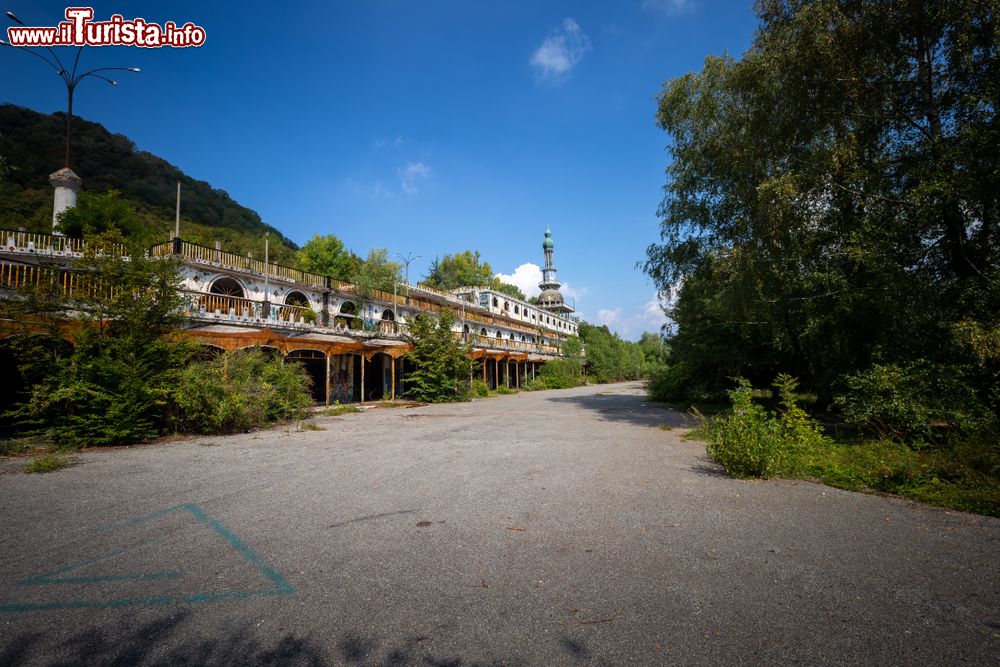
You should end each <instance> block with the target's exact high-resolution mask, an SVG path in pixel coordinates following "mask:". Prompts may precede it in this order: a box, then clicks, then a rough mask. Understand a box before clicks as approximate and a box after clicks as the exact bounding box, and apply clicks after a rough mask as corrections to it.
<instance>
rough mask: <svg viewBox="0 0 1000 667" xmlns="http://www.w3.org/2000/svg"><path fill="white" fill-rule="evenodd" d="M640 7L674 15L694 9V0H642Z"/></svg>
mask: <svg viewBox="0 0 1000 667" xmlns="http://www.w3.org/2000/svg"><path fill="white" fill-rule="evenodd" d="M642 8H643V9H650V10H653V11H657V12H662V13H664V14H667V15H670V16H676V15H678V14H687V13H688V12H691V11H694V0H642Z"/></svg>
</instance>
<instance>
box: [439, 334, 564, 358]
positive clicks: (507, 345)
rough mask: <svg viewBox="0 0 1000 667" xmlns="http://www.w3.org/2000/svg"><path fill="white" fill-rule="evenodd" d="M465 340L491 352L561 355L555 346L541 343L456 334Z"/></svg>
mask: <svg viewBox="0 0 1000 667" xmlns="http://www.w3.org/2000/svg"><path fill="white" fill-rule="evenodd" d="M456 335H457V336H460V337H461V338H462V339H463V340H465V341H467V342H469V343H471V344H472V346H473V347H479V348H488V349H491V350H510V351H514V352H539V353H542V354H559V348H558V347H555V346H553V345H542V344H540V343H528V342H526V341H520V340H511V339H509V338H495V337H493V336H478V335H469V334H456Z"/></svg>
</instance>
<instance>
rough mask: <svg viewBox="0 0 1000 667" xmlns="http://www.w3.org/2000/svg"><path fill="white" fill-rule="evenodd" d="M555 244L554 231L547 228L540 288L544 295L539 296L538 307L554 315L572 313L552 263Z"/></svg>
mask: <svg viewBox="0 0 1000 667" xmlns="http://www.w3.org/2000/svg"><path fill="white" fill-rule="evenodd" d="M555 245H556V244H555V242H554V241H553V240H552V230H551V229H549V228H548V227H546V228H545V240H544V241H542V250H544V251H545V268H543V269H542V282H540V283H538V286H539V287H540V288H541V289H542V293H541V294H539V295H538V305H539V306H541V307H542V308H544V309H545V310H548V311H550V312H553V313H572V312H573V308H572V307H571V306H568V305H566V303H565V302H564V301H563V295H562V293H561V292H560V291H559V288H560V287H562V283H560V282H559V281H558V280H556V267H555V265H554V264H553V263H552V251H553V249H555Z"/></svg>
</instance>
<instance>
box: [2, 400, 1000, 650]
mask: <svg viewBox="0 0 1000 667" xmlns="http://www.w3.org/2000/svg"><path fill="white" fill-rule="evenodd" d="M315 421H316V423H317V424H318V425H319V426H320V427H322V428H324V429H325V430H321V431H296V430H295V429H294V428H279V429H275V430H270V431H265V432H260V433H251V434H245V435H238V436H231V437H211V438H200V439H195V440H188V441H183V442H175V443H170V444H157V445H149V446H141V447H134V448H130V449H125V450H117V451H95V452H87V453H85V454H83V455H81V456H80V464H79V465H77V466H74V467H72V468H69V469H66V470H62V471H59V472H55V473H51V474H46V475H23V474H18V473H12V472H9V471H10V469H11V466H10V465H9V464H7V466H6V470H7V471H8V473H7V474H0V512H2V516H3V533H2V535H3V538H2V544H0V562H2V568H0V664H3V665H9V664H22V663H23V664H122V665H124V664H129V665H131V664H164V665H166V664H170V665H177V664H223V663H224V664H254V663H256V664H316V665H319V664H349V665H355V664H357V665H410V664H413V665H482V664H525V665H560V664H565V665H575V664H582V665H589V664H594V665H598V664H616V665H631V664H719V663H729V664H732V663H753V664H774V663H782V664H784V663H792V662H799V663H805V664H893V665H895V664H960V663H968V664H986V665H1000V567H998V566H997V554H998V553H1000V521H998V520H996V519H991V518H985V517H978V516H972V515H968V514H962V513H958V512H949V511H945V510H940V509H935V508H928V507H924V506H919V505H915V504H913V503H909V502H905V501H901V500H896V499H891V498H883V497H878V496H867V495H861V494H855V493H847V492H842V491H837V490H835V489H830V488H827V487H823V486H819V485H816V484H810V483H806V482H784V481H771V482H750V481H738V480H731V479H728V478H726V477H724V476H722V475H721V474H720V472H719V469H718V468H717V467H716V466H715V465H714V464H713V463H712V462H711V461H709V460H708V459H707V458H706V457H705V454H704V446H703V445H702V444H701V443H697V442H691V441H684V440H682V439H681V437H680V434H681V433H682V432H683V429H682V427H683V425H684V423H685V422H684V418H683V416H682V415H679V414H677V413H673V412H670V411H667V410H665V409H663V408H661V407H658V406H656V405H653V404H650V403H648V402H647V401H646V400H645V399H644V397H643V394H642V390H641V387H640V386H639V385H636V384H626V385H611V386H600V387H586V388H580V389H573V390H565V391H549V392H536V393H523V394H518V395H515V396H505V397H496V398H490V399H485V400H478V401H474V402H471V403H464V404H456V405H440V406H428V407H420V408H412V409H383V410H372V411H367V412H365V413H362V414H348V415H343V416H339V417H328V416H323V417H320V418H318V419H316V420H315ZM664 425H670V426H671V427H672V428H670V430H666V428H669V427H666V428H661V427H663V426H664Z"/></svg>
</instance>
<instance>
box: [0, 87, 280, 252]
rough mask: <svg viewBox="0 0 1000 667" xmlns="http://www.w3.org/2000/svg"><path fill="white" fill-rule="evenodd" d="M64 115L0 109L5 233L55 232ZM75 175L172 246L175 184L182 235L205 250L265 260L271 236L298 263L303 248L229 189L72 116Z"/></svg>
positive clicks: (0, 208)
mask: <svg viewBox="0 0 1000 667" xmlns="http://www.w3.org/2000/svg"><path fill="white" fill-rule="evenodd" d="M65 127H66V116H65V114H63V113H54V114H43V113H38V112H37V111H32V110H31V109H25V108H23V107H19V106H15V105H12V104H3V105H0V156H3V158H4V160H5V162H6V163H7V166H8V167H9V168H10V170H9V172H8V173H7V175H6V177H5V178H3V179H0V228H4V229H17V228H19V227H26V228H27V229H29V230H31V231H37V232H47V231H49V230H50V229H51V228H52V187H51V185H49V181H48V176H49V174H51V173H52V172H54V171H56V170H57V169H59V168H60V167H62V165H63V161H64V150H65ZM72 163H73V164H72V167H73V170H74V171H75V172H76V173H77V174H78V175H79V176H80V177H81V178H82V179H83V180H84V190H83V192H84V193H88V194H89V193H100V192H106V191H108V190H117V191H119V192H120V193H121V199H123V200H125V201H127V202H128V203H130V204H131V205H132V206H134V207H135V208H136V210H137V211H138V213H139V215H140V217H141V218H142V219H143V222H144V227H145V228H146V229H148V230H149V232H150V236H151V237H155V238H156V239H158V240H166V239H167V238H168V236H169V232H170V230H171V229H172V228H173V224H174V206H175V202H176V196H177V195H176V193H177V190H176V188H177V181H180V182H181V191H182V192H181V224H182V234H181V235H182V236H183V237H184V238H185V239H187V240H191V241H195V242H197V243H202V244H204V245H213V243H214V241H215V240H216V239H218V240H221V241H222V244H223V247H225V248H226V249H227V250H232V251H234V252H240V253H245V252H247V251H253V252H254V254H255V255H260V256H263V251H264V241H263V235H264V232H270V235H271V256H272V258H273V259H274V260H275V261H278V262H281V263H285V264H288V263H292V262H294V255H295V251H296V250H297V246H296V245H295V244H294V243H292V241H291V240H289V239H288V238H286V237H285V236H284V234H282V233H281V232H280V231H278V230H277V229H275V228H274V227H272V226H270V225H268V224H265V223H264V222H263V221H262V220H261V218H260V216H259V215H258V214H257V213H256V212H254V211H252V210H250V209H248V208H246V207H245V206H241V205H240V204H238V203H237V202H235V201H233V199H232V198H231V197H230V196H229V194H228V193H226V192H225V191H223V190H219V189H218V188H213V187H212V185H211V184H209V183H206V182H205V181H199V180H197V179H194V178H191V177H190V176H187V175H186V174H185V173H184V172H182V171H181V170H180V169H178V168H177V167H175V166H174V165H172V164H170V163H169V162H167V161H166V160H164V159H162V158H159V157H157V156H156V155H153V154H152V153H149V152H146V151H142V150H138V149H137V148H136V145H135V143H134V142H133V141H132V140H131V139H129V138H128V137H126V136H124V135H121V134H113V133H111V132H109V131H108V130H107V129H105V128H104V126H102V125H100V124H99V123H93V122H90V121H88V120H85V119H83V118H79V117H74V118H73V156H72Z"/></svg>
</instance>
